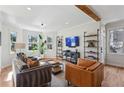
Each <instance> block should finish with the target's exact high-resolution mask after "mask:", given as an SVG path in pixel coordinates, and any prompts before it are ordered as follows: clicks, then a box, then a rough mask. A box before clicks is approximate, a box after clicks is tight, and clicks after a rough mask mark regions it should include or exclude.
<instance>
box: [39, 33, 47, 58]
mask: <svg viewBox="0 0 124 93" xmlns="http://www.w3.org/2000/svg"><path fill="white" fill-rule="evenodd" d="M39 38H40V40H39V51H40V53H41V55H42V56H44V53H45V50H46V40H43V36H41V35H39Z"/></svg>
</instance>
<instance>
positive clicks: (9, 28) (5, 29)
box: [0, 12, 22, 68]
mask: <svg viewBox="0 0 124 93" xmlns="http://www.w3.org/2000/svg"><path fill="white" fill-rule="evenodd" d="M12 20H13V21H12ZM0 24H1V27H0V29H1V37H2V38H1V39H2V43H1V45H2V46H1V67H2V68H3V67H6V66H8V65H11V62H12V58H13V57H15V54H11V53H10V32H17V42H21V41H22V37H21V36H22V30H21V29H20V28H19V26H18V25H17V24H16V23H15V21H14V19H13V18H12V17H11V16H8V15H7V14H5V13H4V12H0Z"/></svg>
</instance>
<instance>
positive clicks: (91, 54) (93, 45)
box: [84, 30, 99, 61]
mask: <svg viewBox="0 0 124 93" xmlns="http://www.w3.org/2000/svg"><path fill="white" fill-rule="evenodd" d="M89 37H95V40H94V39H93V38H89ZM87 43H88V45H87ZM94 49H95V50H94ZM93 50H94V51H93ZM84 58H86V59H90V60H97V61H98V60H99V30H97V34H91V35H87V33H86V32H84Z"/></svg>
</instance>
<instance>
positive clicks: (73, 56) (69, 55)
mask: <svg viewBox="0 0 124 93" xmlns="http://www.w3.org/2000/svg"><path fill="white" fill-rule="evenodd" d="M78 58H80V52H77V51H76V52H74V51H70V50H64V51H63V59H64V60H66V61H69V62H71V63H74V64H77V60H78Z"/></svg>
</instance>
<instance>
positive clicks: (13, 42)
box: [10, 32, 17, 52]
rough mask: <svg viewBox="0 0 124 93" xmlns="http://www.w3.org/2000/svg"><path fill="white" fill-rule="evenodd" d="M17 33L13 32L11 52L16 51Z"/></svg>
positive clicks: (11, 35)
mask: <svg viewBox="0 0 124 93" xmlns="http://www.w3.org/2000/svg"><path fill="white" fill-rule="evenodd" d="M16 38H17V33H16V32H11V33H10V39H11V52H14V51H15V43H16Z"/></svg>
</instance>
